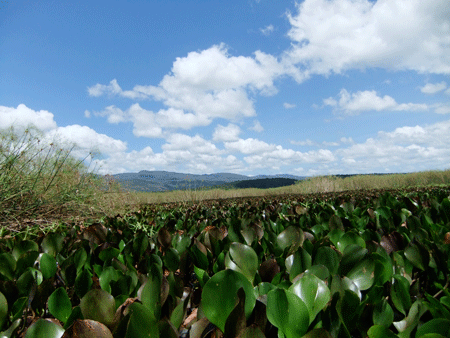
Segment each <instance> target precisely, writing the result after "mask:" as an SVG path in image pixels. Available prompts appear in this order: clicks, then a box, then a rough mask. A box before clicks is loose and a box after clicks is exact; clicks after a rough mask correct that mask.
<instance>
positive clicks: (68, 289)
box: [0, 134, 450, 338]
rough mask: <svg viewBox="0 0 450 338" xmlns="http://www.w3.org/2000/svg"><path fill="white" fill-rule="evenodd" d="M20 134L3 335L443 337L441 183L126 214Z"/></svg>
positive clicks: (448, 302)
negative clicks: (37, 150)
mask: <svg viewBox="0 0 450 338" xmlns="http://www.w3.org/2000/svg"><path fill="white" fill-rule="evenodd" d="M29 135H30V134H25V135H24V136H23V137H22V138H18V137H15V136H14V137H13V134H3V138H2V142H3V143H2V144H1V146H2V147H1V148H0V150H1V151H0V154H1V155H2V158H0V166H1V168H0V169H1V170H0V196H1V197H0V207H1V210H0V213H1V214H0V216H2V219H1V220H0V222H1V230H0V232H1V233H0V235H1V238H0V337H1V338H12V337H25V338H34V337H48V338H53V337H55V338H59V337H64V338H68V337H136V338H140V337H174V338H176V337H185V338H187V337H189V338H203V337H205V338H212V337H216V338H219V337H241V338H250V337H252V338H260V337H267V338H271V337H278V338H280V337H286V338H291V337H292V338H294V337H299V338H300V337H305V338H315V337H317V338H320V337H374V338H378V337H379V338H381V337H401V338H406V337H418V338H419V337H424V338H437V337H449V336H450V293H449V284H450V277H449V272H450V257H449V255H450V200H449V197H450V185H449V184H445V182H440V183H439V184H432V185H430V184H429V182H427V183H426V184H424V183H423V181H422V182H420V181H419V180H418V179H417V180H416V182H415V183H416V184H414V183H411V184H409V187H396V188H386V187H379V186H374V188H377V189H372V188H370V187H363V188H362V189H361V188H358V187H357V186H356V184H354V189H346V190H342V191H340V190H341V189H337V188H336V184H337V183H340V184H341V183H342V182H340V181H337V180H336V179H332V178H323V179H322V180H324V181H325V180H327V182H333V181H334V187H335V188H334V189H323V187H320V186H319V185H318V184H317V190H316V191H315V192H304V193H299V192H292V191H291V192H286V191H285V192H284V193H280V192H278V193H268V192H266V194H263V195H262V196H242V197H237V196H235V197H233V198H222V197H226V196H216V198H209V199H207V198H202V199H201V200H200V199H199V198H197V199H196V198H193V199H191V200H187V199H185V200H179V201H178V202H161V203H153V204H149V203H145V201H142V199H141V198H139V196H138V197H136V196H135V195H132V194H131V195H126V196H129V200H126V204H128V206H127V207H126V208H125V206H124V205H123V204H124V202H123V201H124V198H123V196H125V195H122V194H121V193H120V192H119V191H120V190H119V189H120V187H115V186H114V182H110V181H107V182H106V183H105V182H104V181H101V180H96V179H94V178H93V177H91V176H89V175H85V174H84V172H83V170H84V169H85V168H83V167H82V166H79V164H78V163H77V162H76V161H74V160H73V159H71V158H70V157H69V153H68V152H64V151H63V150H62V148H52V147H50V148H48V149H47V148H46V149H45V150H41V153H40V154H43V155H42V156H39V155H35V157H32V156H29V154H35V153H36V152H35V150H36V149H34V148H33V145H34V146H36V145H38V144H39V142H35V140H36V139H33V138H32V137H31V136H29ZM33 142H34V143H33ZM28 146H29V147H30V148H29V149H33V151H32V152H28V156H27V152H26V151H24V149H26V147H28ZM58 149H59V150H58ZM38 154H39V153H38ZM46 154H49V155H46ZM425 175H428V176H430V175H434V176H436V175H438V176H439V175H440V174H439V173H437V174H436V173H434V174H433V173H431V174H430V173H424V174H423V176H425ZM439 177H440V178H439V179H441V178H442V176H439ZM397 178H398V177H397ZM318 179H319V178H316V182H317V180H318ZM320 179H321V178H320ZM355 179H358V178H355ZM377 179H378V178H377ZM311 181H313V180H311ZM307 184H311V182H309V183H307ZM114 189H116V190H114ZM113 190H114V193H110V192H112V191H113ZM186 193H188V192H186ZM191 193H192V194H195V193H197V192H191ZM193 196H194V197H195V196H196V195H193ZM120 203H121V204H122V208H120V207H119V206H118V204H120Z"/></svg>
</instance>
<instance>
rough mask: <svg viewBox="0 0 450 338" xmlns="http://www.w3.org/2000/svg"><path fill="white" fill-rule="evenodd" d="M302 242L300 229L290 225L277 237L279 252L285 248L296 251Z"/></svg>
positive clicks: (302, 237)
mask: <svg viewBox="0 0 450 338" xmlns="http://www.w3.org/2000/svg"><path fill="white" fill-rule="evenodd" d="M304 240H305V235H304V234H303V231H302V229H300V228H298V227H295V226H293V225H290V226H288V227H287V228H286V229H284V230H283V231H282V232H281V233H280V234H279V235H278V236H277V245H278V247H279V248H280V249H281V250H284V249H286V248H293V250H297V248H298V247H300V246H301V245H302V244H303V241H304Z"/></svg>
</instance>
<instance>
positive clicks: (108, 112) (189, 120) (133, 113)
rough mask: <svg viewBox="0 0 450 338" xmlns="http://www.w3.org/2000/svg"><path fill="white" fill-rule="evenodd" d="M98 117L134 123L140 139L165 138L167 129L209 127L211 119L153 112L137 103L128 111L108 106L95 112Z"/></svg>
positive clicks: (176, 111)
mask: <svg viewBox="0 0 450 338" xmlns="http://www.w3.org/2000/svg"><path fill="white" fill-rule="evenodd" d="M94 115H96V116H106V117H107V121H108V122H109V123H121V122H132V123H133V126H134V128H133V134H134V135H135V136H138V137H149V138H158V137H163V136H164V130H163V128H166V129H185V130H186V129H190V128H192V127H197V126H207V125H209V124H210V123H211V121H212V120H211V119H209V118H208V117H207V116H204V115H195V114H193V113H184V111H183V110H180V109H174V108H169V109H161V110H159V111H158V112H156V113H155V112H153V111H151V110H147V109H144V108H142V107H141V106H140V105H139V103H135V104H133V105H131V106H130V108H129V109H127V110H125V111H124V110H122V109H120V108H118V107H116V106H108V107H106V108H105V109H104V110H103V111H101V112H95V113H94Z"/></svg>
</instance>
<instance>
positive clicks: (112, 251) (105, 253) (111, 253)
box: [98, 247, 120, 262]
mask: <svg viewBox="0 0 450 338" xmlns="http://www.w3.org/2000/svg"><path fill="white" fill-rule="evenodd" d="M119 254H120V250H119V249H117V248H113V247H109V248H106V249H104V250H102V251H100V253H99V255H98V257H99V258H100V259H101V260H102V261H104V262H111V260H112V259H113V258H117V257H118V256H119Z"/></svg>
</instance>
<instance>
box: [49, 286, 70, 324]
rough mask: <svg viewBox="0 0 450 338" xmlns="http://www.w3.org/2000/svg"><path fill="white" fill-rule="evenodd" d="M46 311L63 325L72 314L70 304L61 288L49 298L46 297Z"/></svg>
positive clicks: (67, 296)
mask: <svg viewBox="0 0 450 338" xmlns="http://www.w3.org/2000/svg"><path fill="white" fill-rule="evenodd" d="M48 310H49V311H50V313H51V314H52V315H53V316H54V317H55V318H57V319H59V320H60V321H62V322H63V323H65V322H66V321H67V319H68V318H69V316H70V314H71V313H72V303H71V302H70V299H69V295H68V294H67V292H66V290H65V289H64V288H63V287H60V288H58V289H56V290H55V291H53V293H52V294H51V295H50V297H48Z"/></svg>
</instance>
